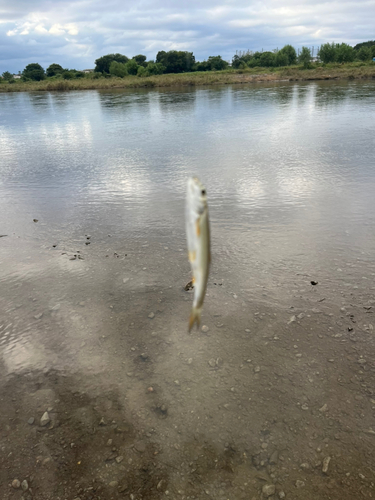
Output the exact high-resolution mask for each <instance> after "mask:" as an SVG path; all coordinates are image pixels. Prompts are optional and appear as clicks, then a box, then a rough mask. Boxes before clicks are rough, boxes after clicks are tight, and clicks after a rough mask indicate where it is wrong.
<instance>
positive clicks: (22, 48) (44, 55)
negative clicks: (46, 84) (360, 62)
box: [0, 0, 375, 74]
mask: <svg viewBox="0 0 375 500" xmlns="http://www.w3.org/2000/svg"><path fill="white" fill-rule="evenodd" d="M184 4H185V5H184ZM374 26H375V0H367V1H366V0H352V1H346V0H338V1H319V0H299V1H296V0H262V1H257V0H247V1H244V0H221V1H220V0H199V1H198V0H189V1H187V2H182V1H181V0H179V1H177V0H0V74H1V73H2V72H3V71H6V70H8V71H12V72H18V71H22V70H23V69H24V67H25V66H26V64H28V63H31V62H38V63H40V64H41V65H42V66H43V67H45V68H46V67H47V66H49V64H51V63H59V64H61V65H62V66H63V67H67V68H76V69H86V68H93V67H94V66H95V63H94V61H95V59H97V58H98V57H100V56H102V55H105V54H109V53H113V52H120V53H121V54H125V55H127V56H128V57H132V56H134V55H136V54H145V55H146V56H147V58H148V59H155V56H156V53H157V52H158V51H159V50H166V51H167V50H173V49H176V50H189V51H192V52H194V55H195V57H196V60H203V59H206V58H207V57H208V56H210V55H218V54H220V55H221V56H222V57H223V58H224V59H227V60H230V59H231V58H232V56H233V54H235V52H236V50H246V49H250V50H262V49H263V50H272V49H275V48H277V47H278V48H281V47H282V46H283V45H285V44H287V43H291V44H292V45H294V46H295V47H296V48H298V47H301V46H302V45H307V46H309V47H312V46H315V47H317V46H318V45H320V44H321V43H325V42H332V41H335V42H347V43H349V44H351V45H355V44H356V43H358V42H361V41H367V40H373V39H375V28H374ZM315 50H316V49H315Z"/></svg>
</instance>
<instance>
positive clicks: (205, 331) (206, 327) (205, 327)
mask: <svg viewBox="0 0 375 500" xmlns="http://www.w3.org/2000/svg"><path fill="white" fill-rule="evenodd" d="M208 330H209V328H208V326H207V325H203V326H202V332H203V333H207V332H208Z"/></svg>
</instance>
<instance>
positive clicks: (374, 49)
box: [371, 45, 375, 57]
mask: <svg viewBox="0 0 375 500" xmlns="http://www.w3.org/2000/svg"><path fill="white" fill-rule="evenodd" d="M371 52H372V54H371V55H372V57H375V45H373V46H372V47H371Z"/></svg>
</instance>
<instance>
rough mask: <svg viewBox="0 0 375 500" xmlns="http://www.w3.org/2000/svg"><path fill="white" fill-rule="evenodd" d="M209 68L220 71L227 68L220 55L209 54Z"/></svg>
mask: <svg viewBox="0 0 375 500" xmlns="http://www.w3.org/2000/svg"><path fill="white" fill-rule="evenodd" d="M207 62H208V64H209V67H210V70H216V71H220V70H223V69H227V67H228V63H227V61H224V59H222V58H221V56H210V57H209V58H208V60H207Z"/></svg>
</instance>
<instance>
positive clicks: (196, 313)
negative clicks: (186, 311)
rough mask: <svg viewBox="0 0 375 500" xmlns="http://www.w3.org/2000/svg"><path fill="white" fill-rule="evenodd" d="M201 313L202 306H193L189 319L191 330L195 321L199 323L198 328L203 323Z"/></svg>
mask: <svg viewBox="0 0 375 500" xmlns="http://www.w3.org/2000/svg"><path fill="white" fill-rule="evenodd" d="M201 313H202V308H198V307H193V308H192V310H191V314H190V319H189V332H190V330H191V329H192V328H193V326H194V323H197V329H198V328H199V325H200V323H201Z"/></svg>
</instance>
